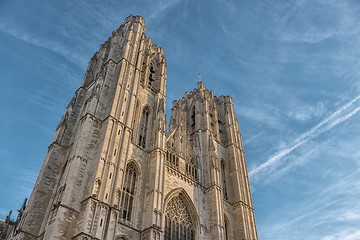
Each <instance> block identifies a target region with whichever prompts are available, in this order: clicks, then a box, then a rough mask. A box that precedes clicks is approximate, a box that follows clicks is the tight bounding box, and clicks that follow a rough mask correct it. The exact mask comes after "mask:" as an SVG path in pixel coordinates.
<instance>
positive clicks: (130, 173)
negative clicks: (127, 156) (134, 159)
mask: <svg viewBox="0 0 360 240" xmlns="http://www.w3.org/2000/svg"><path fill="white" fill-rule="evenodd" d="M136 180H137V172H136V168H135V166H134V164H133V163H130V164H128V166H127V168H126V175H125V181H124V184H123V191H122V196H121V203H120V214H121V216H120V217H121V218H122V219H125V220H127V221H130V220H131V213H132V210H133V205H134V197H135V185H136Z"/></svg>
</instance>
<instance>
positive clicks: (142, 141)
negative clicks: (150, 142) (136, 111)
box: [139, 107, 150, 148]
mask: <svg viewBox="0 0 360 240" xmlns="http://www.w3.org/2000/svg"><path fill="white" fill-rule="evenodd" d="M149 115H150V111H149V108H148V107H144V110H143V112H142V116H141V122H140V134H139V146H140V147H143V148H145V147H146V134H147V129H148V124H149Z"/></svg>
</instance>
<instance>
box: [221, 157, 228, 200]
mask: <svg viewBox="0 0 360 240" xmlns="http://www.w3.org/2000/svg"><path fill="white" fill-rule="evenodd" d="M225 174H226V173H225V163H224V160H221V178H222V187H223V189H222V190H223V191H222V192H223V197H224V199H225V200H228V194H227V188H226V175H225Z"/></svg>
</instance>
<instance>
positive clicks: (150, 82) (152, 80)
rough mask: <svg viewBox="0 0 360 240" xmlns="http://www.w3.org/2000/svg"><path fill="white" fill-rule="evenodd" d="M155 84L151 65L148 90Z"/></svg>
mask: <svg viewBox="0 0 360 240" xmlns="http://www.w3.org/2000/svg"><path fill="white" fill-rule="evenodd" d="M154 82H155V70H154V67H153V65H152V64H151V65H150V74H149V83H148V84H149V88H150V89H152V88H153V87H154Z"/></svg>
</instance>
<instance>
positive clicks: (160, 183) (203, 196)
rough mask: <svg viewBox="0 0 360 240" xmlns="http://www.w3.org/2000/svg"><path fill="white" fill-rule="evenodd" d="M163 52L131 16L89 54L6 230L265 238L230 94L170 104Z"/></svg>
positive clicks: (58, 235)
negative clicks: (23, 204) (168, 114)
mask: <svg viewBox="0 0 360 240" xmlns="http://www.w3.org/2000/svg"><path fill="white" fill-rule="evenodd" d="M165 106H166V62H165V57H164V51H163V49H161V48H158V47H157V46H156V45H155V44H153V43H152V40H151V39H150V38H147V37H146V36H145V24H144V20H143V18H142V17H140V16H129V17H128V18H127V19H126V21H125V23H124V24H123V25H121V26H120V28H119V29H117V30H116V31H114V32H113V33H112V36H111V37H110V38H109V39H108V40H107V41H106V42H105V43H104V44H102V45H101V47H100V50H99V51H98V52H96V53H95V55H94V56H93V57H92V59H91V60H90V62H89V66H88V69H87V71H86V73H85V76H84V80H83V83H82V85H81V87H80V88H79V89H78V90H77V91H76V92H75V96H74V98H73V99H72V100H71V102H70V104H69V105H68V107H67V109H66V112H65V114H64V116H63V118H62V119H61V121H60V124H59V125H58V127H57V129H56V133H55V136H54V139H53V142H52V143H51V145H50V146H49V150H48V153H47V155H46V158H45V161H44V163H43V166H42V168H41V170H40V173H39V176H38V179H37V181H36V183H35V186H34V189H33V192H32V194H31V197H30V199H29V202H28V204H27V206H26V208H25V210H24V211H23V212H22V216H21V219H20V220H19V223H18V224H17V225H16V227H15V229H14V231H13V232H12V233H11V234H10V236H9V238H8V239H26V240H34V239H75V240H90V239H109V240H114V239H116V240H120V239H131V240H132V239H134V240H136V239H139V240H140V239H141V240H147V239H197V240H200V239H223V240H225V239H246V240H255V239H257V233H256V226H255V218H254V209H253V206H252V200H251V193H250V188H249V180H248V175H247V170H246V161H245V156H244V150H243V146H242V141H241V136H240V130H239V124H238V120H237V118H236V114H235V112H234V105H233V102H232V99H231V97H228V96H220V97H216V96H214V93H213V92H212V91H209V90H207V89H206V88H205V86H204V84H203V83H202V82H199V83H198V86H197V88H195V89H194V90H193V91H192V92H189V93H186V94H185V96H184V97H183V98H181V99H179V100H176V101H174V102H173V105H172V114H171V118H170V125H169V132H168V133H166V117H165V109H166V107H165Z"/></svg>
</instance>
